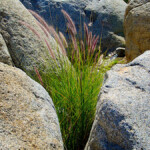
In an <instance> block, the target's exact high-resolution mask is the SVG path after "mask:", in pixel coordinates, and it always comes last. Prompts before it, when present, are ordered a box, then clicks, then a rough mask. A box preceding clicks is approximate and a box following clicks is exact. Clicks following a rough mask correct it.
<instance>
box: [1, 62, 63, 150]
mask: <svg viewBox="0 0 150 150" xmlns="http://www.w3.org/2000/svg"><path fill="white" fill-rule="evenodd" d="M0 149H3V150H7V149H9V150H19V149H28V150H30V149H37V150H38V149H41V150H42V149H43V150H44V149H45V150H63V142H62V137H61V132H60V127H59V122H58V118H57V115H56V111H55V108H54V104H53V102H52V99H51V98H50V96H49V95H48V93H47V92H46V90H45V89H44V88H43V87H42V86H41V85H39V84H38V83H37V82H35V81H33V80H32V79H31V78H29V77H28V76H27V75H26V74H25V73H24V72H23V71H21V70H20V69H17V68H14V67H11V66H8V65H6V64H3V63H0Z"/></svg>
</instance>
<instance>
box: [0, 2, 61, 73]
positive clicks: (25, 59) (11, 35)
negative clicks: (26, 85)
mask: <svg viewBox="0 0 150 150" xmlns="http://www.w3.org/2000/svg"><path fill="white" fill-rule="evenodd" d="M20 21H23V22H26V23H27V24H29V25H30V26H31V27H33V28H34V29H35V30H36V31H37V32H38V33H39V35H40V36H41V37H42V38H43V36H44V32H43V30H42V29H41V28H40V27H39V26H38V24H37V22H36V19H35V18H34V17H33V16H32V15H31V14H30V13H29V11H28V10H27V9H26V8H25V7H24V6H23V4H22V3H21V2H20V1H19V0H15V1H14V0H4V1H2V0H1V1H0V33H1V34H2V36H3V39H4V40H5V42H6V45H7V47H8V50H9V53H10V55H11V57H12V60H13V62H14V64H15V66H16V67H18V68H21V69H24V70H25V71H28V72H29V71H31V72H33V71H34V69H33V68H34V67H35V66H36V67H37V68H45V67H46V66H47V64H48V62H49V61H50V62H51V60H52V58H51V56H50V55H49V54H48V53H49V52H48V50H47V49H46V47H45V45H44V44H43V42H41V41H40V40H39V38H38V37H37V35H36V34H35V33H33V31H31V30H30V29H29V28H27V27H26V26H24V25H22V24H21V23H20ZM49 41H50V44H51V47H52V49H53V51H54V53H57V50H58V44H57V43H56V42H55V40H54V39H53V38H52V37H50V38H49ZM59 52H60V55H61V51H59ZM49 64H51V65H53V64H52V63H49ZM52 67H54V66H52Z"/></svg>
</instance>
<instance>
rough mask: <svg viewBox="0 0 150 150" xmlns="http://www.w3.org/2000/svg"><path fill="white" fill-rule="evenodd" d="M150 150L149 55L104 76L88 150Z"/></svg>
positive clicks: (146, 54)
mask: <svg viewBox="0 0 150 150" xmlns="http://www.w3.org/2000/svg"><path fill="white" fill-rule="evenodd" d="M149 149H150V51H146V52H145V53H144V54H143V55H141V56H139V57H138V58H136V59H135V60H133V61H132V62H131V63H129V64H126V65H116V66H115V67H113V68H112V69H111V70H110V71H108V72H107V74H106V76H105V81H104V84H103V86H102V89H101V92H100V95H99V98H98V103H97V111H96V117H95V121H94V123H93V127H92V130H91V133H90V137H89V140H88V143H87V145H86V148H85V150H149Z"/></svg>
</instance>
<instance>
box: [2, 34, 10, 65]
mask: <svg viewBox="0 0 150 150" xmlns="http://www.w3.org/2000/svg"><path fill="white" fill-rule="evenodd" d="M0 62H3V63H5V64H8V65H12V64H13V62H12V59H11V57H10V54H9V52H8V48H7V46H6V43H5V41H4V39H3V37H2V35H1V34H0Z"/></svg>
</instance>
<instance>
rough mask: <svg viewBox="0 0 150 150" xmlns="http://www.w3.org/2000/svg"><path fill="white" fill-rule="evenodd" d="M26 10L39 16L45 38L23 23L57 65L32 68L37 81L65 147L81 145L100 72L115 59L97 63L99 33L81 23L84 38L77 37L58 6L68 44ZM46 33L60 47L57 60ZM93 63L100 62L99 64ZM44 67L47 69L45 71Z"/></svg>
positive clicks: (92, 112)
mask: <svg viewBox="0 0 150 150" xmlns="http://www.w3.org/2000/svg"><path fill="white" fill-rule="evenodd" d="M30 12H31V13H32V14H33V15H34V16H35V17H36V18H37V19H38V20H39V22H37V24H38V25H39V26H40V28H41V29H42V30H43V31H44V33H45V37H46V38H41V37H40V36H39V34H38V33H37V31H35V30H34V28H33V27H31V26H29V25H27V24H26V23H23V24H24V25H25V26H27V27H28V28H29V29H31V30H32V31H33V32H34V33H35V34H36V35H37V36H38V37H39V39H40V40H42V41H43V42H44V43H45V45H46V46H47V49H48V50H49V54H50V57H51V59H52V60H53V62H54V63H55V64H56V65H55V66H57V67H55V68H54V70H53V71H52V70H51V65H50V66H49V68H47V71H46V72H44V71H43V70H41V68H38V69H36V68H35V71H36V74H37V77H38V80H39V82H40V83H41V84H42V85H43V86H44V87H45V88H46V90H47V91H48V92H49V93H50V95H51V97H52V99H53V102H54V105H55V107H56V111H57V115H58V118H59V122H60V127H61V132H62V137H63V141H64V146H65V149H67V150H81V149H84V146H85V144H86V142H87V139H88V137H89V133H90V130H91V126H92V123H93V120H94V116H95V110H96V104H97V98H98V94H99V91H100V88H101V85H102V81H103V76H104V73H105V72H106V71H107V70H108V69H110V66H112V65H113V64H115V63H116V62H111V64H110V63H109V64H108V65H101V64H103V63H102V60H103V55H101V54H100V49H98V47H97V43H98V40H99V36H96V35H92V32H90V31H89V30H88V27H87V25H86V24H84V31H85V35H84V36H85V39H84V40H80V41H79V40H77V37H76V36H77V31H76V27H75V25H74V22H73V21H72V19H71V18H70V16H69V15H68V14H67V13H66V12H65V11H64V10H62V13H63V14H64V17H65V18H66V21H67V28H68V32H69V34H70V37H71V40H70V41H71V43H72V44H71V46H69V47H68V43H67V42H66V39H65V37H64V36H63V34H62V33H61V32H59V34H57V32H56V31H55V30H54V28H53V27H50V26H48V25H47V24H46V23H45V21H44V20H43V19H42V18H41V17H40V16H38V14H36V13H35V12H32V11H30ZM50 36H53V37H54V38H55V40H56V41H57V43H58V45H59V47H60V48H61V50H62V52H61V54H62V56H60V57H59V58H60V60H59V64H58V63H57V60H58V57H57V56H56V55H55V52H54V51H53V49H52V48H51V45H50V43H49V38H50ZM69 45H70V44H69ZM66 47H68V48H67V50H69V51H70V52H69V56H68V57H69V58H70V62H71V63H70V62H69V61H65V58H66V56H67V53H66ZM61 57H64V59H61ZM97 63H99V64H100V67H99V65H97ZM109 65H110V66H109ZM48 70H50V71H49V72H48ZM98 70H99V71H98Z"/></svg>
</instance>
